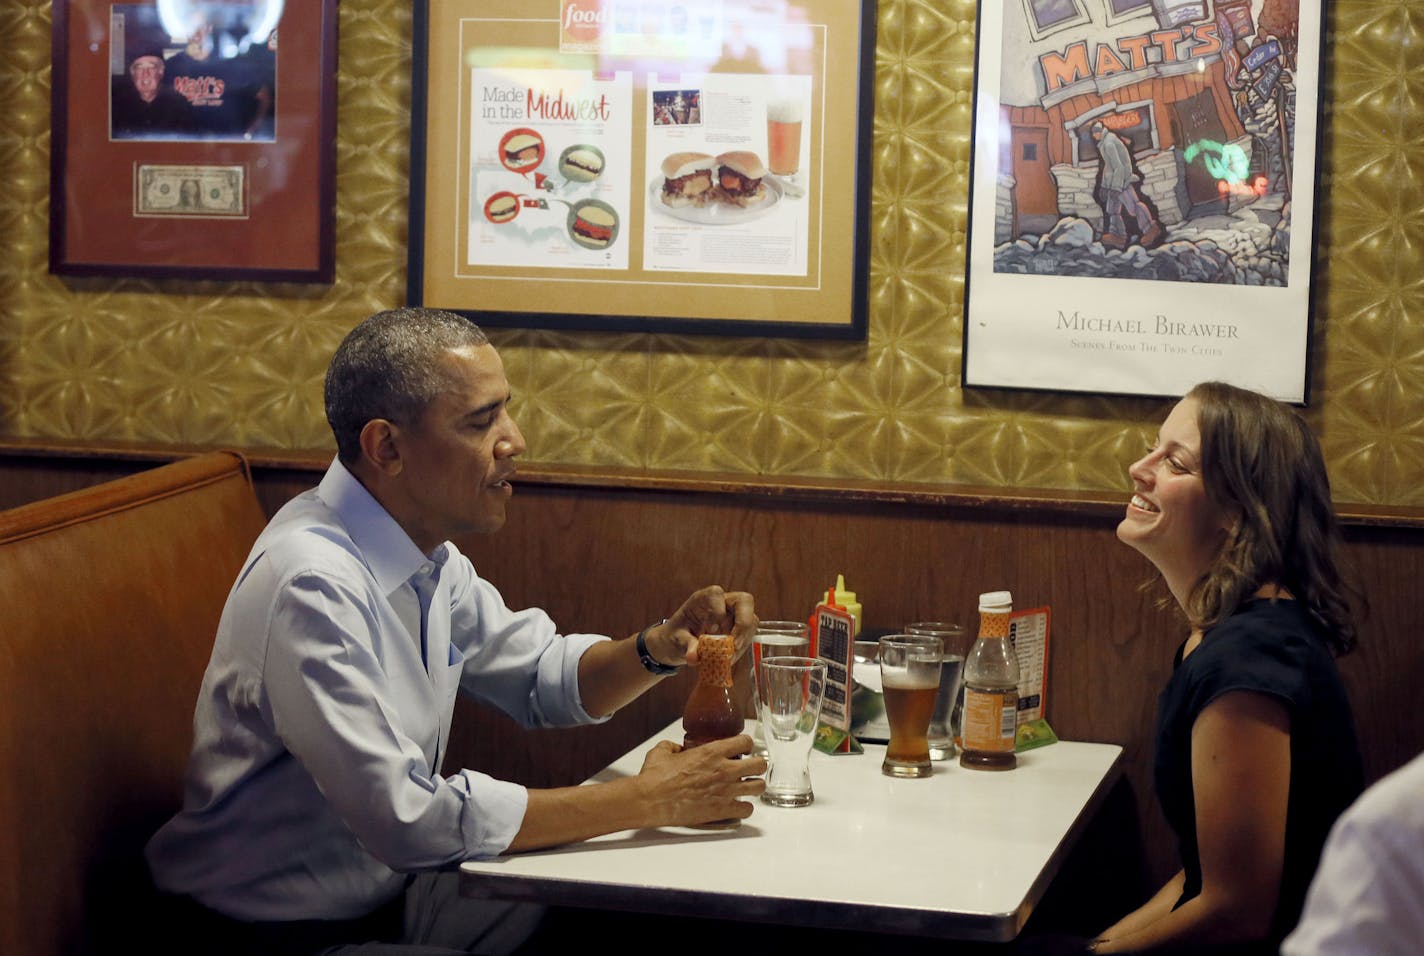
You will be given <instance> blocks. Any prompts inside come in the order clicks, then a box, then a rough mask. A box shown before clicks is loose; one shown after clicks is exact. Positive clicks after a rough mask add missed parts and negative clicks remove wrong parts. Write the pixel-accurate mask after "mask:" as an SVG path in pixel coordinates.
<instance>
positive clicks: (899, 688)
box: [880, 634, 944, 777]
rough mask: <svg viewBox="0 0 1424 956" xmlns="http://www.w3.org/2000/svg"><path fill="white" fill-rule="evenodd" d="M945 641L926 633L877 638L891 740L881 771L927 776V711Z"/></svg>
mask: <svg viewBox="0 0 1424 956" xmlns="http://www.w3.org/2000/svg"><path fill="white" fill-rule="evenodd" d="M943 657H944V641H942V640H941V639H940V638H938V637H935V636H934V635H930V634H887V635H885V636H884V637H882V638H881V639H880V684H881V689H882V690H883V691H884V694H885V717H886V719H887V720H888V721H889V723H890V743H889V744H888V745H887V746H886V748H885V762H884V763H883V764H881V765H880V772H881V773H883V774H885V775H886V776H889V777H928V776H929V775H930V773H931V764H930V740H929V729H930V716H931V715H932V714H933V713H934V706H935V697H936V696H937V695H938V694H939V678H940V661H941V659H942V658H943Z"/></svg>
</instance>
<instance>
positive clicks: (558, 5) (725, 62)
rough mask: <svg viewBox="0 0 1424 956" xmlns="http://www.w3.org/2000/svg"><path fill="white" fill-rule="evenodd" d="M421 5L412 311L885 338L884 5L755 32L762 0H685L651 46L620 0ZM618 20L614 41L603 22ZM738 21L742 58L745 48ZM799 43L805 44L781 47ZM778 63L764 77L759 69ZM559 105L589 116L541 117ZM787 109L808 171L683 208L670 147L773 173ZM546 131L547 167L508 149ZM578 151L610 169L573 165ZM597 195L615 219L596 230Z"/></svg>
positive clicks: (812, 8) (541, 144)
mask: <svg viewBox="0 0 1424 956" xmlns="http://www.w3.org/2000/svg"><path fill="white" fill-rule="evenodd" d="M413 6H414V14H415V16H414V27H415V29H414V44H413V47H414V49H413V64H412V122H411V201H410V229H409V272H408V291H407V301H408V302H409V303H410V304H412V305H423V306H429V307H436V308H442V309H447V310H449V311H453V312H457V313H460V314H463V315H466V316H468V317H469V318H471V319H472V320H474V321H476V322H478V323H479V324H481V325H488V326H496V327H499V326H505V327H525V328H549V329H569V330H575V329H577V330H600V331H650V332H679V333H707V334H716V335H753V336H781V337H816V338H832V339H863V338H864V337H865V334H866V326H867V314H868V292H867V290H868V271H869V270H868V260H869V233H870V230H869V225H868V224H869V206H870V140H871V129H872V120H873V77H874V46H875V3H874V0H857V2H853V3H847V2H845V0H798V2H796V3H794V4H792V6H793V7H795V8H796V9H797V11H798V12H800V13H804V16H805V19H804V22H798V23H797V24H796V25H795V26H794V27H793V26H792V25H790V24H783V25H782V26H783V27H784V28H785V29H784V30H782V31H781V32H780V33H778V30H777V29H775V27H776V25H775V24H768V23H764V22H757V23H747V24H738V23H737V21H736V16H737V15H738V10H740V9H744V10H745V11H747V13H748V15H749V16H750V15H752V14H753V13H754V12H755V11H757V10H764V9H766V6H767V5H765V4H755V3H751V2H750V0H747V2H745V3H743V2H741V0H730V2H728V3H725V4H722V5H719V6H718V8H717V9H718V11H719V12H718V14H717V19H716V21H715V22H712V21H711V20H710V19H708V20H707V21H706V22H703V21H702V20H699V19H698V17H699V14H698V13H697V10H698V7H697V5H695V4H685V5H684V4H669V5H668V7H667V9H668V16H669V17H672V12H673V11H674V8H676V9H677V10H682V11H684V13H685V14H686V12H687V11H692V12H691V14H690V16H691V17H692V21H691V26H688V23H687V22H685V21H682V22H678V21H675V20H673V19H665V20H660V21H658V24H660V26H661V28H663V29H664V31H665V32H662V33H659V32H657V31H655V30H652V31H650V28H649V26H648V24H649V22H650V21H647V20H646V18H645V19H644V21H643V22H640V24H639V27H638V33H637V42H636V44H634V43H632V42H631V41H628V40H627V38H625V40H624V41H619V40H617V38H616V37H611V35H610V33H608V32H607V31H612V30H614V29H616V28H617V18H618V17H619V16H620V15H621V13H620V11H621V10H622V9H624V8H627V9H632V7H631V6H630V5H627V4H624V5H621V6H620V5H619V4H617V3H616V2H608V0H605V2H603V3H602V4H601V5H600V4H599V2H598V0H527V2H526V0H483V2H474V0H418V2H416V3H415V4H414V5H413ZM600 11H601V13H600ZM600 15H601V16H602V17H603V22H602V24H601V28H602V30H603V32H600V31H599V30H591V29H588V27H590V26H591V22H590V21H592V20H593V19H594V18H596V17H598V16H600ZM758 15H760V14H758ZM580 17H583V18H584V23H583V24H582V25H583V26H584V27H585V29H584V30H582V31H580V30H579V29H578V27H579V25H580V24H579V22H578V21H579V19H580ZM743 27H749V28H754V29H746V30H743ZM679 30H682V31H683V32H678V31H679ZM733 30H737V31H739V32H738V37H739V42H742V41H745V42H744V45H743V46H742V48H741V52H742V54H743V55H744V56H743V59H742V60H740V61H734V60H732V59H729V58H728V57H727V56H726V53H727V51H728V50H729V49H731V48H732V46H733V44H732V31H733ZM698 31H703V32H698ZM719 31H720V32H719ZM590 34H592V36H590ZM708 35H710V36H711V37H712V38H713V39H712V41H711V42H712V43H715V44H716V46H717V48H718V51H719V54H720V55H719V56H718V58H717V59H716V60H713V59H712V54H711V53H710V50H711V46H709V45H708V42H707V41H706V40H705V36H708ZM691 36H696V37H699V38H703V39H697V40H690V39H688V38H689V37H691ZM793 36H794V40H786V41H785V42H787V43H791V42H794V43H803V42H804V44H805V45H804V47H803V46H797V47H795V48H793V49H790V50H787V49H781V50H777V49H775V48H774V46H773V47H767V46H766V44H773V45H774V44H775V43H777V42H778V39H777V38H778V37H781V38H783V40H785V38H791V37H793ZM437 38H438V39H437ZM759 43H760V44H762V46H758V45H757V44H759ZM757 61H760V63H761V66H760V69H761V70H762V71H763V72H738V71H739V70H743V71H750V70H753V69H757V67H755V65H754V64H755V63H756V62H757ZM832 61H833V62H834V64H835V65H834V67H832V66H830V63H831V62H832ZM530 62H536V63H537V64H538V65H537V66H533V67H530V66H527V65H526V64H528V63H530ZM749 64H753V65H749ZM767 70H770V72H767ZM477 86H478V91H477V90H476V87H477ZM783 90H790V91H792V92H791V93H789V94H787V97H786V99H787V100H788V101H792V100H797V98H799V100H797V103H796V105H795V106H794V107H793V106H788V107H786V111H787V112H786V113H784V114H782V113H777V112H776V111H777V110H780V109H782V107H781V106H780V105H779V104H781V103H782V100H775V102H776V103H777V104H778V105H777V106H775V107H773V106H772V103H773V101H774V99H775V97H776V96H778V95H781V92H782V91H783ZM516 91H520V92H516ZM504 97H511V98H513V99H504ZM520 97H522V98H523V99H522V102H514V99H518V98H520ZM556 97H562V99H561V100H560V102H561V103H562V104H563V105H564V107H566V108H569V106H570V104H576V105H575V106H573V107H572V108H573V109H575V110H582V111H584V113H582V114H580V115H578V116H574V117H572V118H571V119H565V118H564V117H563V116H561V115H559V114H554V116H553V118H550V114H549V113H548V112H544V113H541V112H539V110H538V108H536V105H535V104H537V105H538V106H539V107H546V106H547V104H548V103H549V102H550V101H551V100H553V99H554V98H556ZM678 102H681V104H682V108H681V109H680V110H679V109H676V108H674V107H675V104H676V103H678ZM596 103H602V104H604V106H605V107H606V112H603V113H599V110H598V108H597V107H596V106H595V105H593V104H596ZM506 107H507V109H506ZM767 108H771V109H772V110H773V114H774V115H773V119H781V118H782V116H783V115H793V116H794V115H799V116H800V117H801V119H802V120H804V121H805V122H803V123H801V124H800V125H799V126H798V132H799V135H798V136H797V137H796V138H795V141H796V142H797V144H798V146H799V149H800V157H799V158H800V163H795V162H791V161H789V160H788V161H787V163H786V164H785V165H783V167H782V168H784V169H789V168H791V167H793V166H794V167H796V169H797V172H796V173H794V174H787V175H785V176H779V175H778V174H776V173H773V172H769V171H768V172H767V175H766V176H764V177H752V178H760V179H762V183H763V187H764V188H765V189H766V190H767V192H765V193H764V195H768V196H772V198H773V199H774V203H768V204H767V205H768V206H774V208H771V209H769V210H768V209H758V208H757V207H756V205H755V203H752V204H750V205H747V206H737V205H735V203H734V202H733V201H732V200H731V199H728V198H727V197H733V198H735V197H734V194H733V193H730V192H728V193H726V194H725V195H724V194H722V193H717V195H716V196H715V197H714V198H712V199H709V200H706V204H705V205H700V206H699V205H692V206H691V207H690V208H689V207H677V206H674V205H671V204H670V203H668V202H667V201H666V200H664V199H663V196H664V194H665V193H664V186H665V184H667V182H668V180H669V178H672V179H676V178H677V177H669V176H667V175H665V174H664V173H663V172H662V162H660V160H662V161H666V160H667V159H668V158H669V157H671V156H672V154H674V153H677V152H701V153H704V154H706V155H708V156H711V157H714V158H715V160H716V161H720V160H721V159H722V157H723V156H724V154H725V153H728V152H739V151H740V152H748V151H749V152H752V153H755V154H756V157H757V159H758V160H765V161H766V163H765V164H766V165H772V163H771V160H772V156H771V155H770V150H771V138H772V135H773V132H772V127H771V125H770V124H769V122H767V121H766V120H764V119H763V116H762V112H763V110H764V109H767ZM797 109H799V110H800V112H799V113H797V112H795V111H796V110H797ZM620 114H624V115H620ZM780 128H783V127H778V129H780ZM526 142H527V143H529V144H532V145H530V146H529V147H528V150H527V157H528V161H527V162H524V163H520V162H515V161H513V160H510V159H509V156H508V154H507V153H505V152H504V151H503V147H504V146H519V145H521V144H524V143H526ZM712 143H716V144H717V146H720V147H721V148H720V150H719V149H717V148H714V146H713V145H709V144H712ZM575 153H581V154H582V155H586V156H587V155H592V156H594V157H595V159H594V164H595V167H596V168H594V169H592V170H589V169H584V170H574V169H573V167H571V166H570V165H568V164H566V163H564V161H565V160H567V159H569V158H570V156H571V155H574V154H575ZM781 158H782V159H787V157H786V156H781ZM721 168H722V167H721V166H717V165H714V167H713V169H714V172H713V173H712V176H713V177H716V176H719V175H720V174H719V173H718V172H717V170H720V169H721ZM566 174H567V175H566ZM718 181H719V182H721V180H720V179H719V180H718ZM739 182H740V181H739ZM798 188H799V189H800V190H801V193H802V194H801V195H800V196H797V195H795V191H796V190H797V189H798ZM705 198H706V197H704V199H705ZM798 203H799V204H800V205H799V206H798V205H797V204H798ZM492 204H493V205H492ZM501 204H502V205H501ZM590 208H592V209H593V210H594V211H595V212H596V213H601V215H597V216H596V217H595V218H597V219H598V220H600V221H599V222H597V223H594V227H595V228H594V230H592V231H593V235H592V236H591V237H580V235H579V231H580V227H581V226H582V227H585V228H586V227H587V226H588V224H587V223H582V222H580V219H581V217H582V215H583V212H584V211H587V210H589V209H590ZM511 209H512V210H514V211H513V212H510V210H511ZM729 213H730V215H728V214H729ZM679 214H680V217H679ZM699 216H700V220H699V219H698V217H699ZM506 217H507V218H506ZM776 217H781V218H779V219H778V218H776ZM727 226H730V227H731V228H725V227H727ZM599 227H601V229H600V228H599ZM798 229H799V230H802V231H801V232H799V233H798V232H797V230H798ZM585 238H586V239H588V241H587V242H585V241H584V239H585ZM605 240H606V241H605ZM798 243H799V245H798ZM620 247H621V248H620ZM788 249H789V251H787V250H788ZM472 250H473V251H472ZM798 257H799V258H798ZM748 266H749V267H750V268H751V269H756V270H760V271H759V272H757V273H755V274H753V273H752V272H750V271H748Z"/></svg>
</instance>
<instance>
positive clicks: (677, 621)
mask: <svg viewBox="0 0 1424 956" xmlns="http://www.w3.org/2000/svg"><path fill="white" fill-rule="evenodd" d="M756 629H757V616H756V602H755V601H754V600H753V599H752V596H751V595H750V594H748V593H746V592H745V591H724V590H722V588H720V587H718V586H716V585H715V584H714V585H713V586H712V587H706V588H703V589H702V590H700V591H697V592H695V593H693V595H692V596H691V597H689V598H688V599H687V600H686V601H683V602H682V607H680V608H678V609H677V610H676V611H675V612H674V613H673V615H672V617H670V618H668V619H667V622H666V623H664V624H661V625H659V626H657V627H654V628H649V630H648V633H647V636H646V638H645V640H646V641H647V644H648V651H649V653H651V654H652V655H653V657H654V658H656V659H657V660H659V661H661V662H662V663H664V664H696V663H697V638H699V637H701V636H702V635H703V634H731V635H732V636H733V637H734V638H735V639H736V642H737V656H738V657H740V656H741V655H742V653H743V652H744V651H746V649H747V648H748V647H750V646H751V643H752V638H753V637H755V636H756Z"/></svg>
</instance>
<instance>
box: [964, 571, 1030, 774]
mask: <svg viewBox="0 0 1424 956" xmlns="http://www.w3.org/2000/svg"><path fill="white" fill-rule="evenodd" d="M1013 609H1014V599H1013V595H1011V594H1010V593H1009V592H1008V591H990V592H988V593H986V594H981V595H979V637H978V639H977V640H976V641H975V642H974V646H973V647H971V648H970V649H969V656H968V657H967V658H965V661H964V716H963V722H964V723H963V731H962V733H963V737H964V746H963V747H962V748H961V750H960V754H959V765H960V766H961V767H970V768H973V769H975V770H1012V769H1014V767H1015V766H1017V764H1018V758H1016V757H1015V756H1014V736H1015V731H1016V730H1017V727H1016V723H1017V719H1018V707H1019V662H1018V658H1017V657H1015V656H1014V649H1013V646H1012V645H1011V644H1010V643H1009V614H1010V613H1011V612H1012V611H1013Z"/></svg>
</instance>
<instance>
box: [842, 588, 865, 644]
mask: <svg viewBox="0 0 1424 956" xmlns="http://www.w3.org/2000/svg"><path fill="white" fill-rule="evenodd" d="M835 593H836V604H838V605H840V606H841V607H843V608H845V610H846V613H847V614H849V615H850V616H851V619H852V620H853V621H855V626H854V632H855V634H859V633H860V616H861V614H862V613H864V608H862V607H861V605H860V602H859V601H858V600H856V597H855V592H854V591H847V590H846V586H845V575H844V574H837V575H836V592H835Z"/></svg>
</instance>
